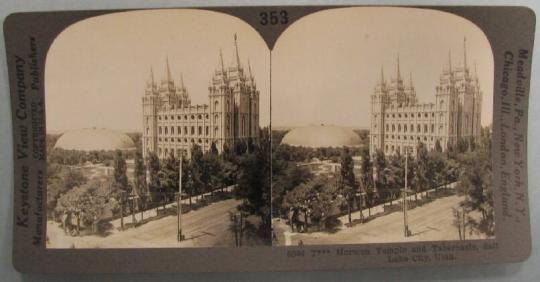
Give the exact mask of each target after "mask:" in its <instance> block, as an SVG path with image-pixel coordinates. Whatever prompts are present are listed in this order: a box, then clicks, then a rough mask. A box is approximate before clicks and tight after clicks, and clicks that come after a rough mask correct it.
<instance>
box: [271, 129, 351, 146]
mask: <svg viewBox="0 0 540 282" xmlns="http://www.w3.org/2000/svg"><path fill="white" fill-rule="evenodd" d="M281 144H287V145H290V146H298V147H310V148H324V147H355V146H360V145H361V141H360V137H359V136H358V134H356V133H355V132H354V131H353V130H351V129H349V128H346V127H341V126H333V125H312V126H305V127H298V128H295V129H293V130H291V131H289V132H288V133H287V134H285V136H284V137H283V140H282V141H281Z"/></svg>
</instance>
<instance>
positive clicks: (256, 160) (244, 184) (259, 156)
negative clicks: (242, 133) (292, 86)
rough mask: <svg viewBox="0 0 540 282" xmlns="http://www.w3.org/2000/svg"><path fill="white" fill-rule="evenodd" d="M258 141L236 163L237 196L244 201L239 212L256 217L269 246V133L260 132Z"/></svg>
mask: <svg viewBox="0 0 540 282" xmlns="http://www.w3.org/2000/svg"><path fill="white" fill-rule="evenodd" d="M261 133H262V134H261V137H260V141H259V142H258V144H257V145H254V148H253V150H252V151H251V152H249V153H247V152H246V153H245V154H244V155H242V156H241V157H240V158H239V162H238V171H239V172H238V185H237V196H239V197H240V198H242V199H244V203H243V204H242V205H241V206H240V207H239V209H240V210H241V211H244V212H248V213H250V214H252V215H256V216H258V217H259V218H260V219H261V225H260V229H261V234H264V236H265V238H264V240H265V241H267V243H268V244H271V237H270V235H269V234H271V230H272V227H271V219H270V217H271V215H270V205H271V199H270V196H271V194H270V193H271V189H270V182H271V178H270V177H271V176H270V165H271V164H270V150H271V147H270V146H271V144H270V133H269V129H263V130H261Z"/></svg>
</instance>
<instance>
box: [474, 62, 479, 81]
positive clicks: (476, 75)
mask: <svg viewBox="0 0 540 282" xmlns="http://www.w3.org/2000/svg"><path fill="white" fill-rule="evenodd" d="M474 78H475V79H476V81H478V72H476V61H474Z"/></svg>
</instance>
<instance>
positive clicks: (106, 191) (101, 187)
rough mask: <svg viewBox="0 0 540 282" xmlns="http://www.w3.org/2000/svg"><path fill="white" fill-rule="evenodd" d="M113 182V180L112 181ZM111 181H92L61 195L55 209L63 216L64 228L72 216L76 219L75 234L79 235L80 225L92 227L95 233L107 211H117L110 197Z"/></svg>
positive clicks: (111, 192) (95, 179)
mask: <svg viewBox="0 0 540 282" xmlns="http://www.w3.org/2000/svg"><path fill="white" fill-rule="evenodd" d="M113 181H114V180H113ZM111 186H112V185H111V181H109V180H105V181H103V180H100V179H97V178H94V179H93V180H91V181H89V182H87V183H85V184H83V185H81V186H78V187H74V188H73V189H71V190H69V191H68V192H67V193H65V194H63V195H62V196H61V197H60V198H59V200H58V204H57V206H56V208H55V210H56V212H57V213H60V214H65V215H66V220H64V221H63V225H64V228H65V227H66V226H65V225H66V223H67V221H69V219H70V218H71V217H72V216H75V217H76V219H77V226H76V227H77V229H76V232H77V234H80V229H81V223H83V224H84V225H86V226H92V227H93V229H94V232H95V231H96V228H95V227H96V224H97V223H98V222H99V221H100V220H102V219H104V216H105V215H106V214H107V211H111V212H114V211H116V210H117V209H118V202H117V201H116V200H115V199H114V197H112V195H113V194H114V193H115V191H114V190H112V189H111V188H112V187H111Z"/></svg>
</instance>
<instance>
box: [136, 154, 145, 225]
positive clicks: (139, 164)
mask: <svg viewBox="0 0 540 282" xmlns="http://www.w3.org/2000/svg"><path fill="white" fill-rule="evenodd" d="M133 174H134V179H133V184H134V189H135V192H136V193H137V195H138V196H139V199H140V202H141V207H140V212H141V220H144V215H143V213H144V208H145V207H146V200H147V196H148V190H147V185H146V168H145V165H144V160H143V157H142V154H141V151H137V152H136V153H135V167H134V171H133Z"/></svg>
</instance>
